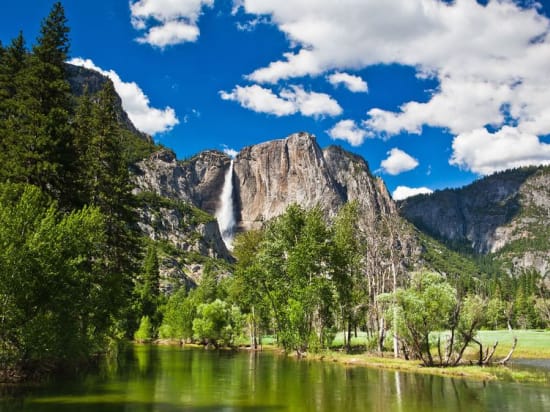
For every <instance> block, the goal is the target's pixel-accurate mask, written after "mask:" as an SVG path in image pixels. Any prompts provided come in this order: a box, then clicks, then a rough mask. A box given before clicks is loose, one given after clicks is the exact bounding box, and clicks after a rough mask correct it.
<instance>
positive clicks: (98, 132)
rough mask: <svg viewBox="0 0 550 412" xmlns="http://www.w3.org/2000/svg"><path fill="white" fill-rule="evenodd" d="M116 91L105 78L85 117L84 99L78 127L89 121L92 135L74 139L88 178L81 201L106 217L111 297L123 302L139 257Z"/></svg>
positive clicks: (107, 268)
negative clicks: (78, 143)
mask: <svg viewBox="0 0 550 412" xmlns="http://www.w3.org/2000/svg"><path fill="white" fill-rule="evenodd" d="M116 102H117V95H116V92H115V89H114V86H113V84H112V82H111V81H107V82H106V83H105V85H104V87H103V89H102V90H101V91H100V92H99V94H98V95H97V103H95V104H94V105H93V107H92V110H91V117H88V115H89V114H88V113H89V112H87V111H88V110H89V107H88V105H89V101H86V98H84V101H83V103H82V104H81V107H80V110H79V116H80V118H79V121H80V122H81V124H80V126H79V128H80V129H81V130H82V128H83V127H85V125H86V124H87V122H88V121H89V122H91V123H90V124H91V125H92V129H91V130H93V132H92V134H91V136H87V135H86V136H83V135H81V136H80V137H79V138H78V139H76V140H77V141H80V140H81V139H88V138H89V141H88V142H87V144H85V148H86V149H85V153H84V162H83V163H82V167H83V168H84V170H83V171H82V173H83V179H84V180H85V181H86V182H87V183H86V186H85V187H84V189H85V190H86V193H84V199H85V202H86V203H87V204H90V205H93V206H97V207H99V209H100V210H101V212H102V213H103V214H104V215H105V220H106V226H105V227H106V235H107V250H106V251H105V273H106V274H109V276H111V279H112V285H111V286H112V290H113V293H114V295H115V296H117V297H118V296H124V297H125V298H127V299H128V300H127V301H126V302H121V303H123V304H124V306H126V307H128V306H129V299H130V298H131V292H132V289H133V283H132V278H133V275H134V274H135V272H136V262H137V261H138V258H139V244H138V241H137V224H136V215H135V210H134V208H133V206H134V197H133V195H132V192H131V190H132V185H131V181H130V175H129V170H128V164H127V162H126V160H125V158H124V156H123V140H122V139H123V133H122V131H121V127H120V125H119V122H118V118H117V113H116Z"/></svg>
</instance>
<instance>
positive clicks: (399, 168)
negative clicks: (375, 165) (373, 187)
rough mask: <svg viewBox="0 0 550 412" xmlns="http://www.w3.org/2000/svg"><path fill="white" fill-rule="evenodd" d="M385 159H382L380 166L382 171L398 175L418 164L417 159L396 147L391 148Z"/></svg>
mask: <svg viewBox="0 0 550 412" xmlns="http://www.w3.org/2000/svg"><path fill="white" fill-rule="evenodd" d="M387 154H388V155H389V156H388V158H387V159H384V160H382V162H381V163H380V167H381V169H382V171H383V172H385V173H388V174H390V175H398V174H400V173H403V172H407V171H409V170H412V169H414V168H415V167H416V166H418V160H416V159H415V158H414V157H412V156H410V155H408V154H407V153H405V152H404V151H403V150H400V149H398V148H393V149H391V150H390V151H389V152H388V153H387Z"/></svg>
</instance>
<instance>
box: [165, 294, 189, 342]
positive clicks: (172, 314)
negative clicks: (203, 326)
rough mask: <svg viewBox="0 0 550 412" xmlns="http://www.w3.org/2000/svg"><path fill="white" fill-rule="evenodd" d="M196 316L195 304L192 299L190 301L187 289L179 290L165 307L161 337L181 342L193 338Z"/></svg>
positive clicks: (171, 296)
mask: <svg viewBox="0 0 550 412" xmlns="http://www.w3.org/2000/svg"><path fill="white" fill-rule="evenodd" d="M195 314H196V307H195V304H194V302H193V300H192V299H188V296H187V291H186V290H185V288H180V289H178V290H177V291H176V292H174V293H173V294H172V295H170V297H169V298H168V302H167V303H166V305H165V306H164V310H163V317H162V324H161V326H160V328H159V337H160V338H162V339H180V340H186V339H190V338H192V337H193V319H194V318H195Z"/></svg>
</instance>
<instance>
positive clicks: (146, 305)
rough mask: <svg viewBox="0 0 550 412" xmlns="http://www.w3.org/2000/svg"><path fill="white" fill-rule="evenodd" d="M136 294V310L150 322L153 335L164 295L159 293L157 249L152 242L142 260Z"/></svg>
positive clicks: (159, 316) (160, 314) (160, 315)
mask: <svg viewBox="0 0 550 412" xmlns="http://www.w3.org/2000/svg"><path fill="white" fill-rule="evenodd" d="M135 293H136V295H137V311H138V313H139V314H140V315H141V316H144V317H147V319H148V321H149V322H150V323H151V327H152V330H151V333H152V335H153V337H154V335H155V334H156V332H157V330H158V328H159V326H160V324H161V322H162V312H161V311H160V307H161V306H162V304H163V303H164V296H162V295H161V293H160V272H159V261H158V256H157V249H156V247H155V245H154V244H151V245H149V248H148V249H147V254H146V256H145V260H144V262H143V269H142V273H141V274H140V276H139V277H138V279H137V283H136V286H135Z"/></svg>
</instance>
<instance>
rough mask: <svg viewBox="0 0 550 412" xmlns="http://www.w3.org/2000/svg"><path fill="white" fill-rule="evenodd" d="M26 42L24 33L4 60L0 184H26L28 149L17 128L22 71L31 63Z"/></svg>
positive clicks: (0, 80)
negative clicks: (25, 171) (25, 157)
mask: <svg viewBox="0 0 550 412" xmlns="http://www.w3.org/2000/svg"><path fill="white" fill-rule="evenodd" d="M27 58H28V55H27V50H26V48H25V39H24V38H23V34H22V33H21V32H20V33H19V36H17V37H16V38H15V39H13V40H12V42H11V44H10V45H9V46H8V47H7V48H6V49H4V52H3V53H2V56H1V58H0V137H1V139H0V181H2V182H5V181H26V179H21V178H20V177H22V176H23V175H24V165H23V162H22V159H23V158H24V154H25V149H24V146H23V145H22V144H21V143H22V142H21V136H20V131H19V129H18V127H17V125H18V123H20V122H19V116H20V115H21V111H22V110H23V107H22V104H21V102H20V101H18V100H17V99H16V98H15V96H16V94H17V90H18V86H19V83H20V81H21V72H22V71H23V69H24V68H25V65H26V64H27Z"/></svg>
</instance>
